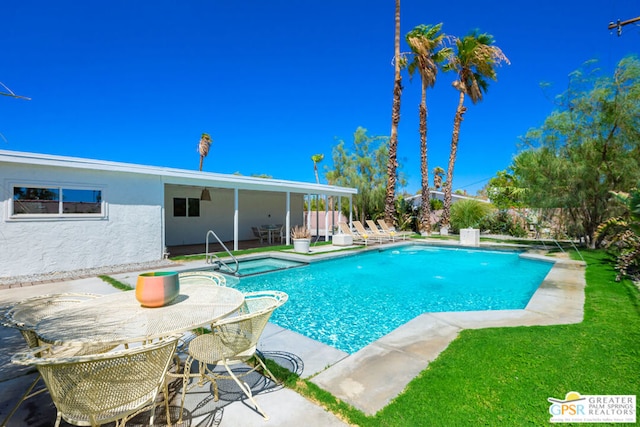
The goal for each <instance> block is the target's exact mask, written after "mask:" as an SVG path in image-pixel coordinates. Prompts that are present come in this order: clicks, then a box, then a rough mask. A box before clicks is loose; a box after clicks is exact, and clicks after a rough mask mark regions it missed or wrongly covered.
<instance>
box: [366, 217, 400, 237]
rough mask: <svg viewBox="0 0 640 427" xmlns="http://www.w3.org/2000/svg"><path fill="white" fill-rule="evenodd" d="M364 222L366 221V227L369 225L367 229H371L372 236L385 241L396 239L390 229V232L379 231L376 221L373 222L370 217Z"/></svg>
mask: <svg viewBox="0 0 640 427" xmlns="http://www.w3.org/2000/svg"><path fill="white" fill-rule="evenodd" d="M366 223H367V227H369V230H370V231H371V234H373V235H374V236H377V237H378V238H379V239H380V240H381V241H382V240H386V241H387V242H388V241H391V242H395V240H396V233H395V231H390V232H386V231H380V229H379V228H378V226H377V225H376V223H375V222H373V220H372V219H368V220H367V221H366Z"/></svg>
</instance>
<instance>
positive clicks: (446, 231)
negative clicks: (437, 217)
mask: <svg viewBox="0 0 640 427" xmlns="http://www.w3.org/2000/svg"><path fill="white" fill-rule="evenodd" d="M440 235H441V236H448V235H449V227H440Z"/></svg>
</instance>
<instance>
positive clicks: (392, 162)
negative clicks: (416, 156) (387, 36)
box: [384, 0, 402, 224]
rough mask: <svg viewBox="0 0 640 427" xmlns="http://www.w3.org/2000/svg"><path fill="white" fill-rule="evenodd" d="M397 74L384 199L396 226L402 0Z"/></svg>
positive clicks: (386, 214)
mask: <svg viewBox="0 0 640 427" xmlns="http://www.w3.org/2000/svg"><path fill="white" fill-rule="evenodd" d="M395 21H396V30H395V55H394V57H393V60H394V66H395V74H394V80H393V105H392V107H391V135H390V136H389V160H388V161H387V190H386V193H385V198H384V219H385V221H386V222H387V224H395V212H396V205H395V197H396V170H397V168H398V160H397V157H398V123H400V98H401V97H402V75H401V74H400V68H401V65H402V58H401V56H400V0H396V13H395Z"/></svg>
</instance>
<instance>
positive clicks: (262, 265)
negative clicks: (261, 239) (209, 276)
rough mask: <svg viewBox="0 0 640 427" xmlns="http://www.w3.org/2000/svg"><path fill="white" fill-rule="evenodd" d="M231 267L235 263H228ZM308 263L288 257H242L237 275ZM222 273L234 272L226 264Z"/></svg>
mask: <svg viewBox="0 0 640 427" xmlns="http://www.w3.org/2000/svg"><path fill="white" fill-rule="evenodd" d="M227 265H228V266H229V267H233V266H234V264H233V263H229V264H227ZM303 265H307V263H304V262H300V261H292V260H288V259H281V258H274V257H267V258H257V259H241V260H238V272H237V273H236V275H237V276H241V277H243V276H251V275H254V274H262V273H268V272H272V271H278V270H285V269H287V268H294V267H300V266H303ZM220 272H221V273H225V274H232V273H231V271H229V269H227V268H226V267H225V266H222V268H220Z"/></svg>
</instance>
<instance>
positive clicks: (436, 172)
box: [433, 166, 444, 190]
mask: <svg viewBox="0 0 640 427" xmlns="http://www.w3.org/2000/svg"><path fill="white" fill-rule="evenodd" d="M443 177H444V169H442V168H441V167H440V166H436V167H435V168H433V186H434V187H435V188H436V190H440V188H441V187H442V178H443Z"/></svg>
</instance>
